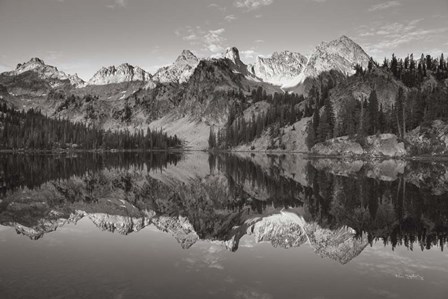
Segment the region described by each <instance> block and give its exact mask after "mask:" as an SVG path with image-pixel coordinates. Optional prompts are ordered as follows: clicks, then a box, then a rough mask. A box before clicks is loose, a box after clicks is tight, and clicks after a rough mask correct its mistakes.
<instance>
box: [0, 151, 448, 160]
mask: <svg viewBox="0 0 448 299" xmlns="http://www.w3.org/2000/svg"><path fill="white" fill-rule="evenodd" d="M149 152H159V153H160V152H168V153H184V152H206V153H211V154H238V153H244V154H264V155H301V156H303V157H304V158H305V159H346V160H347V162H350V161H375V160H391V159H392V160H407V161H409V160H410V161H447V162H448V155H422V156H399V157H395V156H364V155H362V156H356V155H322V154H314V153H311V152H303V151H276V150H273V151H266V150H264V151H263V150H260V151H250V150H207V149H192V148H181V149H180V148H170V149H132V150H124V149H123V150H118V149H107V150H104V149H102V150H92V149H90V150H83V149H76V150H74V149H70V150H0V154H13V155H17V154H27V155H41V154H77V153H93V154H106V153H107V154H111V153H112V154H114V153H149Z"/></svg>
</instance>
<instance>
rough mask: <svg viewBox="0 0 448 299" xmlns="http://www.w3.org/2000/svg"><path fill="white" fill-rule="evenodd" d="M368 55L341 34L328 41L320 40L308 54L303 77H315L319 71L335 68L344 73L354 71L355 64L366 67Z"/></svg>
mask: <svg viewBox="0 0 448 299" xmlns="http://www.w3.org/2000/svg"><path fill="white" fill-rule="evenodd" d="M368 62H369V56H368V55H367V54H366V52H364V50H363V49H362V48H361V47H360V46H359V45H358V44H357V43H355V42H354V41H353V40H351V39H350V38H348V37H347V36H345V35H343V36H341V37H340V38H338V39H335V40H332V41H330V42H322V43H321V44H320V45H319V46H317V47H316V48H315V50H314V51H313V53H312V54H311V56H310V59H309V61H308V65H307V67H306V69H305V70H304V78H307V77H317V76H318V75H319V74H320V73H322V72H325V71H330V70H336V71H339V72H341V73H342V74H344V75H351V74H353V73H354V67H355V65H356V64H359V65H361V66H362V67H364V68H365V67H367V64H368Z"/></svg>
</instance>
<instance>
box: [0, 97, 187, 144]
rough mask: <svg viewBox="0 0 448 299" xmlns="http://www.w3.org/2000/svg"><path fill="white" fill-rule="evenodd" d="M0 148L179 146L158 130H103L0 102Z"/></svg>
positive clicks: (177, 142)
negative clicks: (22, 109)
mask: <svg viewBox="0 0 448 299" xmlns="http://www.w3.org/2000/svg"><path fill="white" fill-rule="evenodd" d="M0 136H1V139H0V149H8V150H19V149H22V150H52V149H68V148H72V149H89V150H91V149H120V150H124V149H126V150H128V149H168V148H173V147H180V146H181V142H180V140H179V139H178V138H177V136H167V134H166V133H164V132H162V131H161V130H154V131H152V130H150V129H147V131H146V132H143V130H140V131H137V132H135V133H130V132H129V131H128V130H124V131H121V132H118V131H116V132H111V131H104V130H101V129H95V128H92V127H89V126H87V125H85V124H82V123H72V122H70V121H69V120H67V119H53V118H49V117H47V116H45V115H43V114H42V113H40V111H36V110H33V109H30V110H28V111H27V112H23V111H17V110H15V109H13V108H8V107H7V106H6V104H2V105H0Z"/></svg>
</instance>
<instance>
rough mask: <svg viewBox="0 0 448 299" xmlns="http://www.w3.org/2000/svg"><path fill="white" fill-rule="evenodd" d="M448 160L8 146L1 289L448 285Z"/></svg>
mask: <svg viewBox="0 0 448 299" xmlns="http://www.w3.org/2000/svg"><path fill="white" fill-rule="evenodd" d="M447 238H448V164H444V163H442V162H433V161H404V160H377V161H371V162H363V161H356V160H350V161H348V160H340V159H311V158H307V157H305V156H302V155H267V154H262V153H256V154H245V153H238V154H224V153H222V154H208V153H205V152H186V153H166V152H148V153H138V152H134V153H104V154H93V153H75V154H65V155H50V154H48V155H26V154H23V155H20V154H17V155H13V154H0V298H241V299H246V298H263V299H264V298H266V299H267V298H269V299H270V298H311V299H318V298H319V299H324V298H422V297H424V298H447V294H448V284H447V281H448V254H447V253H446V250H445V248H444V247H445V246H446V241H447Z"/></svg>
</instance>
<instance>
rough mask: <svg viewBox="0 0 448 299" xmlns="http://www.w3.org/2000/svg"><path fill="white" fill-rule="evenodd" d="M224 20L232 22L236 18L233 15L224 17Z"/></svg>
mask: <svg viewBox="0 0 448 299" xmlns="http://www.w3.org/2000/svg"><path fill="white" fill-rule="evenodd" d="M224 20H226V21H227V22H232V21H235V20H236V16H235V15H228V16H225V17H224Z"/></svg>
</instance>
